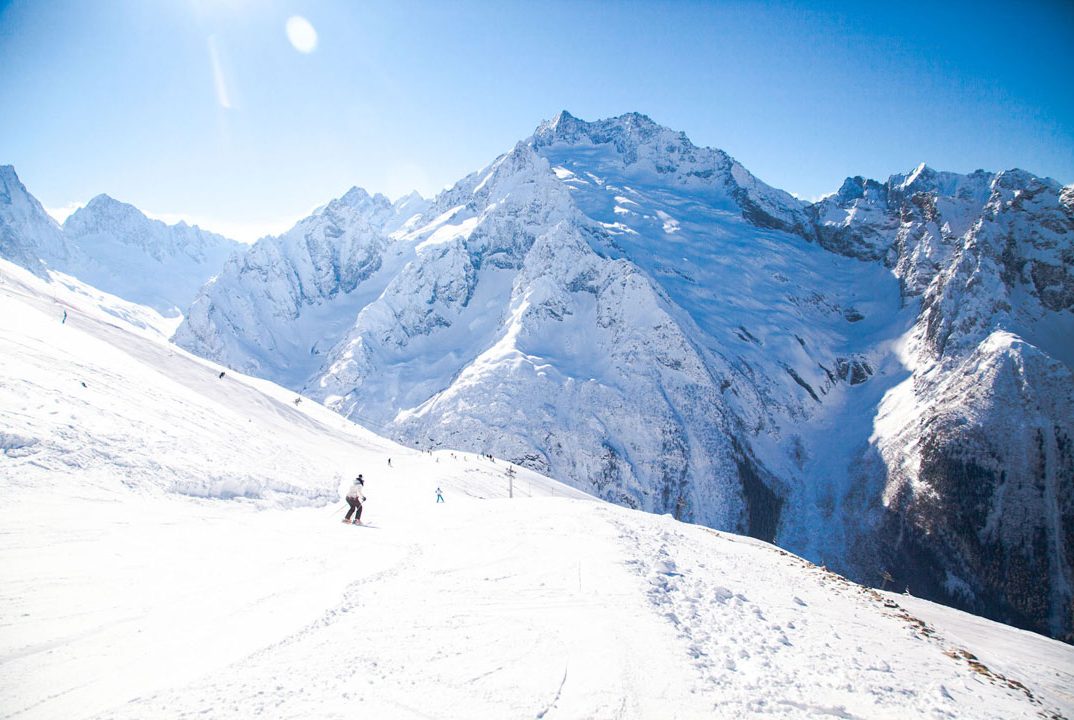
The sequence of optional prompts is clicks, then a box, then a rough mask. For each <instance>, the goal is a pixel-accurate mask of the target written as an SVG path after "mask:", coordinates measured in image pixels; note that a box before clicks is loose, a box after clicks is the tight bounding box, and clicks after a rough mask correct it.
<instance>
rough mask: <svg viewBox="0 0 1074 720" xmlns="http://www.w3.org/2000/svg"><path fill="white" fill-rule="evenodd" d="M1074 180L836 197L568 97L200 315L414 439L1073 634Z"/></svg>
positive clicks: (294, 247)
mask: <svg viewBox="0 0 1074 720" xmlns="http://www.w3.org/2000/svg"><path fill="white" fill-rule="evenodd" d="M358 197H361V198H366V199H368V195H366V194H365V193H361V194H360V196H358ZM1072 197H1074V195H1072V193H1071V191H1070V189H1069V188H1067V189H1063V188H1061V187H1059V186H1058V185H1057V184H1055V183H1054V182H1052V181H1049V180H1046V179H1041V178H1036V177H1035V176H1032V175H1031V174H1029V173H1025V172H1022V171H1008V172H1004V173H997V174H992V173H986V172H983V171H981V172H977V173H973V174H971V175H958V174H955V173H945V172H937V171H934V170H932V169H931V168H928V167H927V166H925V165H921V166H919V167H918V168H916V169H915V170H914V171H913V172H911V173H907V174H904V175H896V176H893V177H891V178H889V179H888V180H887V181H886V182H884V183H881V182H877V181H873V180H865V179H863V178H850V179H848V180H847V181H846V183H844V185H843V187H842V188H841V190H840V191H839V192H838V193H836V194H835V195H833V196H831V197H829V198H827V199H825V200H824V201H822V202H820V203H817V204H814V205H811V206H806V205H804V204H803V203H800V202H799V201H797V200H795V199H794V198H793V197H791V196H790V195H788V194H787V193H784V192H782V191H780V190H777V189H775V188H771V187H769V186H767V185H765V184H764V183H763V182H762V181H760V180H759V179H757V178H756V177H754V176H753V175H751V174H750V173H749V172H748V171H747V170H746V169H745V168H743V167H742V165H741V164H740V163H738V162H736V161H735V160H734V159H733V158H731V157H730V156H728V155H727V154H726V153H724V152H722V151H720V150H715V149H710V148H698V147H696V146H694V145H693V144H692V143H691V142H690V141H689V140H688V139H687V138H686V137H685V135H684V134H682V133H678V132H673V131H671V130H668V129H667V128H663V127H661V126H659V125H657V124H656V123H654V122H653V121H652V120H650V119H649V118H647V117H645V116H643V115H638V114H635V113H631V114H627V115H623V116H620V117H618V118H611V119H608V120H601V121H597V122H585V121H582V120H579V119H577V118H574V117H572V116H571V115H569V114H568V113H565V112H564V113H560V114H559V115H558V116H557V117H556V118H554V119H553V120H552V121H549V122H546V123H542V124H541V125H540V126H539V127H538V128H537V129H536V131H535V132H534V134H533V136H531V137H530V138H528V139H527V140H525V141H523V142H521V143H519V144H518V145H517V146H516V147H515V148H513V149H512V150H511V151H510V152H508V153H505V154H504V155H503V156H501V157H500V158H498V159H497V160H496V161H494V162H493V163H492V164H490V165H489V166H488V167H486V168H484V169H482V170H480V171H478V172H476V173H473V174H472V175H470V176H468V177H466V178H463V179H462V180H460V181H459V182H458V183H457V184H456V185H455V186H454V187H452V188H450V189H448V190H446V191H444V192H443V193H441V195H439V196H438V197H437V198H436V199H435V200H434V201H433V202H432V204H431V205H429V206H428V207H427V208H424V209H423V210H422V211H421V212H420V214H419V215H417V216H413V217H409V213H399V212H391V213H389V205H388V204H387V201H383V202H381V203H379V204H377V203H376V202H373V201H370V202H369V203H364V204H361V205H360V206H359V207H358V209H356V210H354V211H350V209H349V208H345V209H346V210H347V211H348V213H349V214H348V213H344V214H343V217H344V221H340V220H338V219H336V218H335V217H334V216H333V214H332V213H326V212H320V213H318V214H315V215H314V216H312V217H311V218H309V219H307V220H306V221H303V223H300V224H299V226H298V227H297V228H296V229H295V230H294V231H292V232H291V233H289V234H288V235H285V236H283V237H281V238H278V239H267V240H265V241H263V242H262V244H261V246H260V247H255V248H254V249H253V250H251V252H250V253H248V254H247V255H246V256H245V257H243V258H236V259H235V261H234V262H233V263H232V264H231V265H229V269H228V270H227V271H225V272H224V273H223V274H222V275H221V277H220V278H219V279H218V280H217V281H216V282H215V283H213V284H211V285H209V286H208V287H206V288H205V290H204V291H203V293H202V295H201V297H200V298H199V300H198V301H197V302H196V303H195V309H194V310H193V311H192V312H191V314H190V317H189V318H188V319H187V321H186V322H184V324H183V325H182V326H181V327H180V329H179V331H178V333H177V335H176V340H177V342H178V343H179V344H180V345H182V346H184V347H187V348H188V349H191V350H193V351H195V352H197V353H199V354H202V355H204V356H206V357H210V358H213V359H215V360H218V361H220V362H222V363H224V364H226V365H228V366H230V367H235V368H238V369H242V370H245V371H249V372H253V373H256V374H259V375H262V376H264V377H268V378H270V379H273V380H276V381H278V382H281V383H283V384H285V385H287V386H288V387H292V388H294V389H296V390H301V391H303V392H306V393H308V394H310V395H311V396H312V397H315V398H318V399H320V400H323V401H324V402H325V403H326V404H328V405H329V406H330V407H332V408H334V409H337V410H338V411H339V412H341V413H342V414H344V415H346V416H348V417H351V418H352V419H355V420H358V421H360V422H362V423H363V424H365V425H367V426H368V427H371V428H374V429H376V430H377V431H378V432H382V433H384V434H387V435H390V436H392V437H395V438H396V439H399V440H402V441H405V442H406V443H407V444H409V445H411V446H417V447H463V448H466V449H469V450H473V451H478V452H492V453H494V454H496V455H499V456H502V457H507V458H510V459H512V460H514V461H516V462H518V463H521V464H523V465H525V466H527V467H530V468H533V469H536V470H539V471H541V472H544V473H547V474H549V475H551V476H553V477H556V478H559V479H562V480H564V481H566V482H569V483H571V484H572V485H574V486H576V487H578V488H581V489H583V490H585V491H587V492H590V493H593V494H595V495H598V496H599V497H601V498H604V499H608V500H612V501H614V502H616V503H619V504H622V505H625V506H628V507H632V508H640V509H645V510H650V511H654V512H658V513H672V514H673V515H674V516H675V517H677V518H680V519H686V520H691V521H694V522H699V523H703V524H706V525H709V526H711V527H715V528H720V529H727V530H734V531H739V532H745V533H749V534H751V535H754V536H755V537H759V538H762V539H766V540H774V541H776V542H778V543H779V544H781V545H783V546H784V547H787V548H789V549H791V550H793V551H795V552H798V553H801V554H802V555H804V556H806V557H808V558H810V559H811V560H814V561H816V562H818V563H823V564H826V565H827V566H829V567H832V568H833V569H836V570H837V571H839V572H842V573H846V574H849V575H851V576H853V577H854V578H856V579H859V580H862V581H865V582H869V583H872V584H876V585H878V584H880V582H881V579H882V577H883V574H884V572H888V573H891V574H892V575H893V576H894V577H895V580H896V582H897V583H898V585H899V587H912V588H914V589H915V590H917V591H919V592H922V593H926V594H928V595H929V596H930V597H933V598H938V599H943V600H945V601H947V602H953V603H957V604H959V605H960V606H961V607H966V608H971V609H973V610H975V611H978V612H984V613H988V614H989V615H991V616H992V617H996V618H1000V619H1003V620H1005V621H1008V622H1012V623H1017V624H1019V625H1021V626H1024V627H1030V628H1034V629H1037V630H1038V631H1041V632H1046V633H1049V634H1052V635H1054V636H1066V635H1067V634H1068V633H1069V632H1070V631H1071V627H1072V626H1071V622H1072V620H1071V618H1072V617H1074V615H1072V614H1071V611H1070V610H1071V607H1072V605H1071V603H1072V602H1074V592H1072V591H1071V588H1072V587H1074V586H1072V584H1071V582H1070V577H1071V575H1072V574H1074V569H1072V568H1074V565H1072V562H1074V556H1072V553H1071V552H1070V551H1069V550H1068V549H1067V547H1068V545H1069V543H1070V542H1071V540H1070V538H1072V537H1074V535H1072V533H1074V471H1072V469H1071V467H1072V466H1071V464H1070V463H1071V459H1070V458H1071V456H1070V453H1069V451H1068V450H1066V449H1065V448H1069V446H1070V445H1069V443H1070V438H1071V430H1070V424H1069V423H1070V418H1071V417H1072V416H1074V413H1072V412H1071V410H1070V402H1069V398H1070V396H1071V393H1072V392H1074V383H1072V381H1071V377H1070V375H1069V372H1068V370H1069V368H1070V365H1069V363H1070V360H1071V358H1074V348H1072V346H1071V342H1070V338H1072V337H1074V312H1072V308H1071V301H1072V298H1074V291H1072V288H1074V278H1072V275H1071V268H1072V267H1074V255H1072V253H1074V249H1072V238H1074V219H1072V217H1074V216H1072V210H1071V208H1072V203H1071V198H1072ZM340 202H341V201H336V204H337V205H338V204H339V203H340ZM344 205H345V204H344ZM329 207H330V208H331V207H332V205H330V206H329ZM340 212H342V210H341V211H340ZM385 217H390V218H393V221H392V222H385V221H384V219H383V218H385ZM403 217H409V220H408V222H406V223H405V224H399V223H400V221H401V220H402V218H403ZM324 238H333V241H332V242H327V241H326V240H325V239H324ZM348 258H350V259H349V260H348ZM997 333H998V334H997ZM1003 338H1008V339H1009V340H1010V342H1007V343H1006V345H1005V344H1004V343H1005V342H1006V341H1003V340H1002V339H1003ZM1004 347H1007V348H1009V349H1010V351H1009V352H1008V350H1005V349H1003V348H1004ZM1005 355H1010V357H1011V359H1010V361H1009V362H1007V361H1004V360H1003V359H1002V357H1001V356H1005ZM989 368H993V369H994V370H990V369H989ZM1003 368H1019V369H1020V368H1028V371H1027V372H1025V373H1023V374H1022V376H1021V377H1022V379H1021V381H1020V385H1016V386H1012V385H1009V384H1008V385H1004V384H1003V382H1004V378H1006V377H1008V374H1007V371H1005V370H1003ZM1019 372H1021V370H1019ZM1016 387H1020V388H1021V389H1020V390H1016V389H1015V388H1016ZM941 416H942V417H941ZM1012 428H1013V430H1012ZM979 468H984V471H983V472H984V473H985V475H987V477H986V478H985V479H986V485H985V486H984V487H983V488H977V481H976V480H974V479H973V478H977V477H984V476H983V475H982V474H981V472H979ZM1022 468H1028V469H1027V470H1025V471H1024V472H1023V470H1022ZM967 478H969V479H968V480H967V482H968V484H969V487H963V480H964V479H967ZM1008 481H1010V482H1008ZM978 489H980V490H981V492H977V490H978ZM975 493H977V494H975ZM934 501H938V502H934ZM955 518H958V519H957V521H956V520H955ZM1018 525H1024V526H1025V530H1024V531H1018V530H1016V529H1014V527H1015V526H1018ZM1015 578H1018V580H1014V579H1015Z"/></svg>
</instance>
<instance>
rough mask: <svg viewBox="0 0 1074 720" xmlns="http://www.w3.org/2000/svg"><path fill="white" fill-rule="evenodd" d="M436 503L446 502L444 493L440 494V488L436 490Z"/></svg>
mask: <svg viewBox="0 0 1074 720" xmlns="http://www.w3.org/2000/svg"><path fill="white" fill-rule="evenodd" d="M436 501H437V502H438V503H442V502H444V493H442V492H440V488H437V489H436Z"/></svg>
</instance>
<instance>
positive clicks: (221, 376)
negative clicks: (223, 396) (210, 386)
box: [216, 370, 227, 380]
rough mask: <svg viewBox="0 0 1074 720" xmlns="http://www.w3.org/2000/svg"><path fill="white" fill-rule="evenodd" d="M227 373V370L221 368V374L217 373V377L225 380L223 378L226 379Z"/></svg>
mask: <svg viewBox="0 0 1074 720" xmlns="http://www.w3.org/2000/svg"><path fill="white" fill-rule="evenodd" d="M225 375H227V373H226V372H224V371H223V370H221V371H220V374H219V375H217V376H216V377H217V379H219V380H223V379H224V376H225Z"/></svg>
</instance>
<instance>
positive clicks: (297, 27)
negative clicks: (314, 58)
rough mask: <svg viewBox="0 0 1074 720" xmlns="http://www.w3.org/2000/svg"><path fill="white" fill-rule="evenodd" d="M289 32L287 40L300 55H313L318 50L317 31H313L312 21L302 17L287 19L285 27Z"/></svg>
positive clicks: (294, 16)
mask: <svg viewBox="0 0 1074 720" xmlns="http://www.w3.org/2000/svg"><path fill="white" fill-rule="evenodd" d="M284 30H286V31H287V39H288V40H290V41H291V45H292V46H293V47H294V48H295V50H298V51H299V52H300V53H311V52H313V51H314V50H316V49H317V31H316V30H314V29H313V25H311V24H310V21H309V20H307V19H306V18H304V17H302V16H301V15H292V16H291V17H289V18H287V24H286V25H284Z"/></svg>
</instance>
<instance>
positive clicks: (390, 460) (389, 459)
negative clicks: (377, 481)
mask: <svg viewBox="0 0 1074 720" xmlns="http://www.w3.org/2000/svg"><path fill="white" fill-rule="evenodd" d="M391 466H392V459H391V458H388V467H391Z"/></svg>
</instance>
